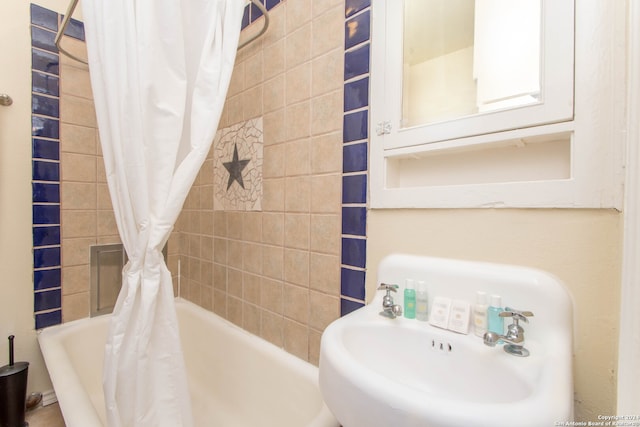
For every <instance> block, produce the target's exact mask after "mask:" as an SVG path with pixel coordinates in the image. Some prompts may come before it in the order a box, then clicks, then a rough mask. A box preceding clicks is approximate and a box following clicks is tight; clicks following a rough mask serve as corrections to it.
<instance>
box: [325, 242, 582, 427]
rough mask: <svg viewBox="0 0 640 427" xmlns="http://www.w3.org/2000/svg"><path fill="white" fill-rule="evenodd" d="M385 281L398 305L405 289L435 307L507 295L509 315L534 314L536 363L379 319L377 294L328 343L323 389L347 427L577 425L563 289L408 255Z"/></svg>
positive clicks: (336, 326)
mask: <svg viewBox="0 0 640 427" xmlns="http://www.w3.org/2000/svg"><path fill="white" fill-rule="evenodd" d="M378 279H379V282H384V283H397V284H398V285H400V286H401V288H400V289H399V292H398V293H397V294H395V296H394V297H395V298H394V299H395V302H396V303H400V302H401V301H402V297H401V295H402V285H403V284H404V281H405V279H417V280H427V282H428V286H429V299H430V301H431V300H433V298H434V297H435V296H444V297H450V298H455V299H466V300H468V301H469V302H473V300H474V298H475V292H476V291H477V290H484V291H486V292H487V293H498V294H500V295H501V296H502V297H503V301H505V303H507V304H508V305H510V306H512V307H514V308H516V309H523V310H531V311H533V312H534V315H535V316H534V317H532V318H531V319H530V323H526V324H524V325H523V326H524V329H525V347H526V348H527V349H528V350H529V351H530V356H529V357H516V356H513V355H511V354H508V353H506V352H504V351H503V350H502V348H501V347H502V346H500V345H499V346H496V347H489V346H486V345H484V343H483V340H482V338H480V337H477V336H476V335H474V334H473V331H471V332H470V334H469V335H464V334H459V333H455V332H451V331H448V330H445V329H440V328H436V327H434V326H431V325H430V324H429V323H428V322H420V321H417V320H415V319H406V318H403V317H397V318H395V319H389V318H387V317H383V316H380V315H379V312H380V311H381V308H382V296H383V294H384V292H383V291H378V293H377V294H376V297H375V298H374V300H373V301H372V303H371V304H369V305H367V306H365V307H363V308H361V309H359V310H356V311H354V312H353V313H351V314H349V315H347V316H344V317H342V318H340V319H338V320H336V321H335V322H333V323H332V324H331V325H329V326H328V327H327V329H326V330H325V332H324V334H323V336H322V343H321V351H320V389H321V391H322V394H323V397H324V400H325V402H326V404H327V406H328V407H329V409H331V411H332V412H333V413H334V415H335V416H336V418H337V419H338V420H339V421H340V423H341V424H342V425H343V426H344V427H378V426H380V427H383V426H384V427H387V426H394V427H403V426H416V427H418V426H420V427H427V426H483V425H486V426H508V425H509V426H532V427H538V426H542V425H553V424H554V423H556V422H559V421H569V420H572V417H573V386H572V368H571V359H572V330H571V329H572V328H571V324H572V303H571V298H570V296H569V295H568V293H567V292H566V290H565V289H564V287H563V286H562V284H561V283H560V282H559V281H558V280H557V279H555V278H554V277H552V276H550V275H548V274H546V273H543V272H540V271H537V270H531V269H526V268H522V267H511V266H501V265H495V264H484V263H470V262H462V261H453V260H442V259H435V258H422V257H411V256H404V255H394V256H392V257H390V258H388V259H385V260H384V261H383V263H382V264H381V266H380V270H379V272H378ZM505 320H508V319H505ZM507 323H509V322H505V324H507Z"/></svg>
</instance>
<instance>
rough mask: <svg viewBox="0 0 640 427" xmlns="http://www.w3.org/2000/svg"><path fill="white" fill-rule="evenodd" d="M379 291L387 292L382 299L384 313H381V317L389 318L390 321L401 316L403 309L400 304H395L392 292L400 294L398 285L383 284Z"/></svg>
mask: <svg viewBox="0 0 640 427" xmlns="http://www.w3.org/2000/svg"><path fill="white" fill-rule="evenodd" d="M378 290H385V291H387V294H386V295H385V296H384V297H383V298H382V311H381V312H380V316H384V317H388V318H390V319H395V318H396V317H397V316H401V315H402V307H400V306H399V305H398V304H394V303H393V297H392V296H391V292H398V285H389V284H386V283H381V284H380V287H378Z"/></svg>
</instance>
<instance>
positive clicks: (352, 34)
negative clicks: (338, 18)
mask: <svg viewBox="0 0 640 427" xmlns="http://www.w3.org/2000/svg"><path fill="white" fill-rule="evenodd" d="M370 39H371V13H370V12H369V11H368V10H367V11H365V12H363V13H361V14H360V15H356V16H354V17H353V18H351V19H348V20H347V21H346V22H345V24H344V48H345V50H346V49H350V48H352V47H354V46H357V45H359V44H360V43H364V42H365V41H368V40H370Z"/></svg>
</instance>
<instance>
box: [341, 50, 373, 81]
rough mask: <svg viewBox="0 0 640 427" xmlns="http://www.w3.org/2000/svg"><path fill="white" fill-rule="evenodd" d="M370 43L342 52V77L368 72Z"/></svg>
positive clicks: (352, 76)
mask: <svg viewBox="0 0 640 427" xmlns="http://www.w3.org/2000/svg"><path fill="white" fill-rule="evenodd" d="M370 46H371V45H370V44H365V45H364V46H361V47H358V48H356V49H354V50H352V51H349V52H346V53H345V54H344V79H345V80H349V79H352V78H354V77H356V76H361V75H363V74H368V73H369V58H370V52H369V51H370Z"/></svg>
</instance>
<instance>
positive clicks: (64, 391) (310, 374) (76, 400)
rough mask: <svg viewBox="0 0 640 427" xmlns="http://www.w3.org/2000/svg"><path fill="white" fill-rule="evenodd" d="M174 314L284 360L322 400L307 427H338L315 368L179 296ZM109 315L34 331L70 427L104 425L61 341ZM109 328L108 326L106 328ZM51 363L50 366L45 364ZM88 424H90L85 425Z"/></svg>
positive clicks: (105, 319) (106, 321)
mask: <svg viewBox="0 0 640 427" xmlns="http://www.w3.org/2000/svg"><path fill="white" fill-rule="evenodd" d="M174 302H175V309H176V312H177V311H178V310H179V309H180V308H181V307H182V308H184V309H186V310H189V311H191V312H192V313H193V314H195V315H197V316H213V317H214V318H215V321H217V322H220V323H221V324H222V326H223V327H224V328H225V330H228V331H229V332H230V333H233V334H235V335H236V336H238V337H239V338H240V339H241V340H243V341H245V342H246V341H250V342H251V345H252V346H253V345H257V346H259V347H261V349H262V350H264V351H265V352H266V353H267V354H269V355H270V356H271V355H272V356H273V357H278V358H282V357H284V358H286V359H287V360H286V364H287V366H288V367H291V368H292V369H295V370H296V371H297V372H298V373H299V374H301V375H303V376H304V377H305V378H306V379H308V380H310V381H311V382H312V383H313V384H314V385H315V386H316V387H318V393H319V396H320V399H321V400H322V405H321V407H320V409H319V411H318V412H317V413H316V416H315V418H314V419H313V421H312V422H311V423H309V424H308V425H307V426H306V427H326V426H328V425H332V424H333V426H335V427H338V426H339V425H340V424H339V423H338V421H337V420H336V418H335V417H334V416H333V414H332V413H331V411H330V410H329V408H328V407H327V405H326V403H325V402H324V400H323V399H322V395H321V394H320V387H319V377H318V367H317V366H315V365H313V364H311V363H310V362H307V361H305V360H303V359H300V358H299V357H297V356H295V355H294V354H291V353H289V352H287V351H286V350H284V349H283V348H281V347H278V346H276V345H275V344H273V343H271V342H269V341H267V340H265V339H264V338H262V337H260V336H258V335H255V334H252V333H251V332H249V331H247V330H245V329H243V328H241V327H239V326H238V325H236V324H234V323H233V322H231V321H229V320H227V319H225V318H223V317H221V316H219V315H218V314H216V313H214V312H212V311H209V310H207V309H205V308H203V307H201V306H199V305H197V304H195V303H193V302H191V301H188V300H186V299H184V298H181V297H176V298H175V299H174ZM110 319H111V314H106V315H101V316H96V317H85V318H82V319H78V320H73V321H70V322H66V323H62V324H60V325H56V326H50V327H47V328H44V329H40V330H38V331H37V336H38V343H39V345H40V350H41V352H42V355H43V358H44V360H45V366H46V368H47V371H48V373H49V376H50V378H51V383H52V385H54V391H55V394H56V398H57V399H58V402H59V406H60V410H61V412H62V415H63V417H64V420H65V423H66V424H67V425H68V426H69V427H73V426H79V425H83V426H94V425H95V426H103V425H104V424H103V421H102V419H101V418H100V415H99V414H98V411H97V410H96V409H95V407H94V405H93V402H92V401H91V399H90V398H89V394H88V392H87V391H86V390H85V388H84V386H83V384H82V382H81V381H80V378H78V375H77V373H76V371H75V369H74V367H73V365H72V364H71V362H70V360H69V357H68V355H67V351H66V349H65V347H64V344H63V342H64V338H65V336H67V335H70V334H73V333H74V332H75V331H77V330H79V329H84V328H86V327H87V324H88V323H91V324H92V325H95V323H97V322H100V323H109V321H110ZM107 327H108V325H107ZM48 361H50V362H49V363H47V362H48ZM54 361H55V362H54ZM52 364H54V365H55V369H51V366H52ZM65 408H73V410H71V411H69V410H67V411H66V412H65ZM88 423H91V424H88Z"/></svg>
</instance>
